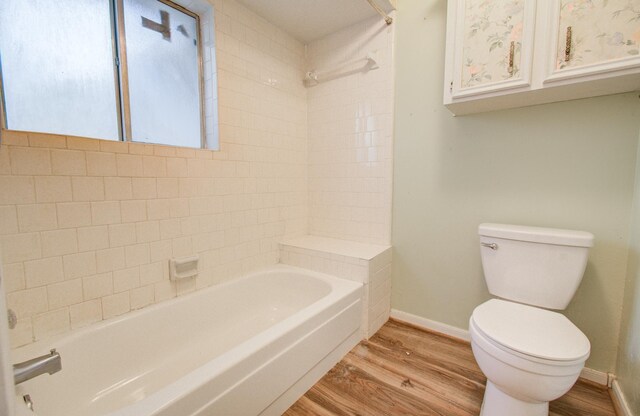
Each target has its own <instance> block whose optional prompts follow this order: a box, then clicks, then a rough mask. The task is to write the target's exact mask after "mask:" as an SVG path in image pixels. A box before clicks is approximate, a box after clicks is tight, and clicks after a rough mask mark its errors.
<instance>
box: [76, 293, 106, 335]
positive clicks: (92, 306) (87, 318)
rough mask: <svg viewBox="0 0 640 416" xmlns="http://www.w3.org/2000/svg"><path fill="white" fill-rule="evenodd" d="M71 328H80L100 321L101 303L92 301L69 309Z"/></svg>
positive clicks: (98, 300) (97, 300)
mask: <svg viewBox="0 0 640 416" xmlns="http://www.w3.org/2000/svg"><path fill="white" fill-rule="evenodd" d="M69 317H70V320H71V328H73V329H76V328H82V327H83V326H87V325H90V324H92V323H95V322H99V321H101V320H102V301H101V300H100V299H94V300H90V301H87V302H82V303H78V304H77V305H72V306H70V307H69Z"/></svg>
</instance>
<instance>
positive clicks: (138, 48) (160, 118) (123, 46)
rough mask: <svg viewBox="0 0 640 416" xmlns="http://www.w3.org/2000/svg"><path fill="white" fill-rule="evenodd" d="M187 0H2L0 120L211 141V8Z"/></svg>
mask: <svg viewBox="0 0 640 416" xmlns="http://www.w3.org/2000/svg"><path fill="white" fill-rule="evenodd" d="M179 1H180V0H178V2H179ZM189 3H191V4H192V5H195V6H194V7H196V8H199V10H198V14H196V13H193V12H191V11H189V10H187V9H185V8H183V7H181V6H179V5H178V4H175V3H172V2H169V1H166V0H110V1H108V0H63V1H61V0H29V1H24V0H2V1H1V2H0V87H1V88H2V90H1V92H2V97H1V98H2V103H3V105H2V109H3V110H4V111H3V113H4V114H3V116H4V123H5V127H6V128H8V129H12V130H24V131H36V132H46V133H55V134H64V135H74V136H83V137H95V138H100V139H107V140H127V141H136V142H144V143H159V144H168V145H179V146H189V147H202V146H204V145H205V144H206V147H209V148H217V123H215V121H216V120H217V108H216V91H215V58H214V56H215V55H214V50H213V33H212V32H213V14H212V7H211V6H210V5H209V4H208V3H207V1H206V0H196V1H189ZM201 17H202V19H201ZM201 20H203V22H201ZM201 23H203V24H202V27H201ZM201 38H204V39H205V42H202V40H201ZM203 49H204V52H206V53H203ZM205 56H206V57H208V59H203V57H205ZM206 88H208V89H210V90H211V91H208V93H205V91H206ZM205 120H206V123H205Z"/></svg>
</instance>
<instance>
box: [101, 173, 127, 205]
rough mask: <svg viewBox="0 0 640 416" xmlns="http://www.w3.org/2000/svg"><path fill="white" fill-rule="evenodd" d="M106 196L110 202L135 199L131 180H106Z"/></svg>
mask: <svg viewBox="0 0 640 416" xmlns="http://www.w3.org/2000/svg"><path fill="white" fill-rule="evenodd" d="M104 196H105V199H106V200H108V201H114V200H115V201H119V200H123V199H131V198H133V190H132V187H131V178H110V177H108V178H104Z"/></svg>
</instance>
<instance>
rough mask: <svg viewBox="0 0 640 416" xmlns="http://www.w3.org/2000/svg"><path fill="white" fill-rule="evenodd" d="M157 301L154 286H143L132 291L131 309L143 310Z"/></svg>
mask: <svg viewBox="0 0 640 416" xmlns="http://www.w3.org/2000/svg"><path fill="white" fill-rule="evenodd" d="M154 301H155V289H154V286H153V285H149V286H142V287H139V288H136V289H133V290H132V291H131V309H141V308H144V307H145V306H148V305H151V304H152V303H153V302H154Z"/></svg>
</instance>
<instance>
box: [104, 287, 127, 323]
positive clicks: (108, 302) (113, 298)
mask: <svg viewBox="0 0 640 416" xmlns="http://www.w3.org/2000/svg"><path fill="white" fill-rule="evenodd" d="M130 310H131V304H130V301H129V292H122V293H117V294H115V295H110V296H105V297H104V298H102V317H103V319H109V318H113V317H115V316H119V315H122V314H124V313H127V312H129V311H130Z"/></svg>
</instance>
